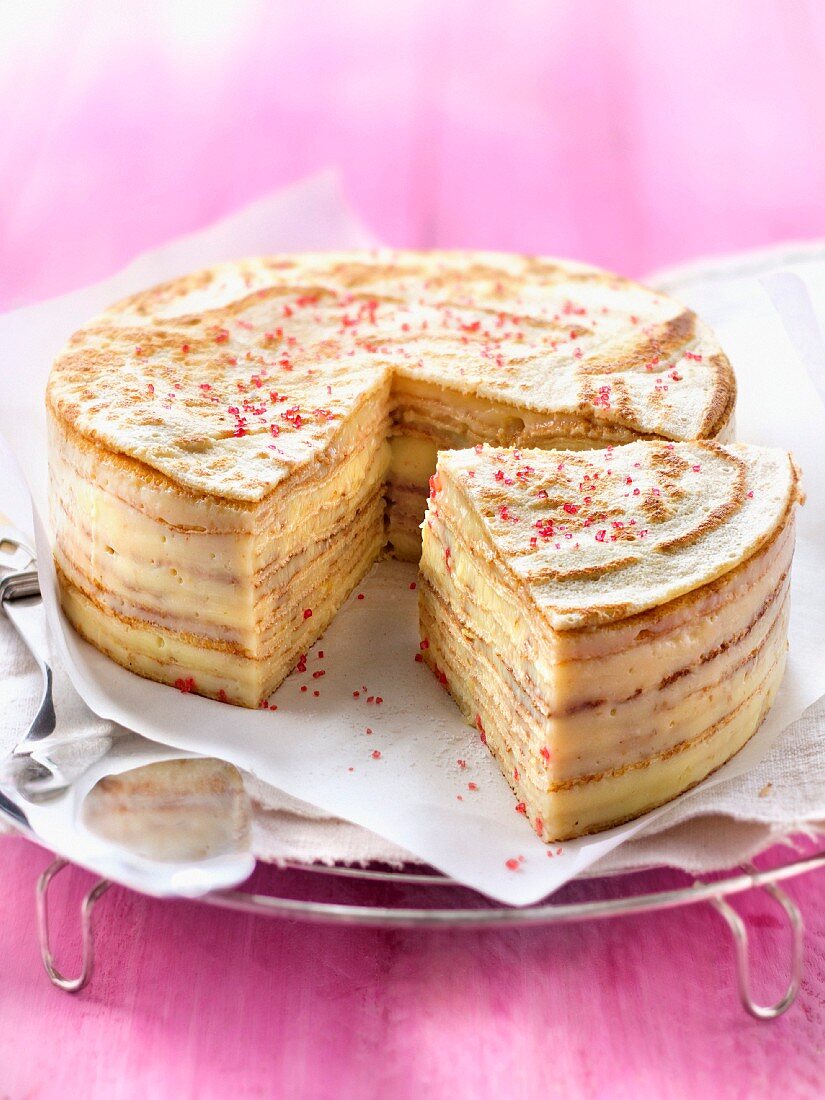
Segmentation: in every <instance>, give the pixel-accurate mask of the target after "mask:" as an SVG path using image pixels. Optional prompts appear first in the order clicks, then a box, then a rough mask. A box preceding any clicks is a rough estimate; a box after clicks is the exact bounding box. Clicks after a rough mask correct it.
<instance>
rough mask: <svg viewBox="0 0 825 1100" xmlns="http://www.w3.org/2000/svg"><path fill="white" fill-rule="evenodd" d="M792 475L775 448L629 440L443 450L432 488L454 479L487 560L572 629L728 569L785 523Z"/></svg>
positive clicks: (616, 616)
mask: <svg viewBox="0 0 825 1100" xmlns="http://www.w3.org/2000/svg"><path fill="white" fill-rule="evenodd" d="M797 480H798V477H797V471H796V468H795V466H794V464H793V461H792V459H791V457H790V455H789V454H787V452H785V451H779V450H774V449H770V448H765V447H751V446H746V445H744V444H727V445H723V444H719V443H712V442H693V443H657V442H647V441H644V442H641V441H640V442H638V443H629V444H627V445H626V446H623V447H608V448H607V449H606V450H603V451H542V450H534V449H530V450H521V451H519V450H515V451H514V450H499V449H496V448H492V447H486V446H485V447H477V448H471V449H469V450H466V451H443V452H442V453H441V454H440V456H439V461H438V473H437V475H436V479H435V482H434V485H435V486H436V488H437V489H439V490H440V489H444V488H445V486H446V487H447V488H450V487H452V486H455V487H456V488H457V490H458V493H459V501H460V502H461V505H460V506H461V507H463V508H466V510H467V511H466V514H467V515H468V516H469V517H471V518H473V517H474V518H476V519H478V520H479V521H480V523H481V527H482V529H483V532H484V533H485V535H486V537H487V540H488V543H489V545H490V548H491V549H492V551H493V556H494V558H495V559H496V560H497V561H498V562H499V566H500V567H501V568H504V569H505V570H507V571H508V572H509V575H510V576H511V577H512V578H513V579H514V580H515V582H516V584H517V586H518V587H520V588H521V589H522V591H526V592H527V593H528V594H529V596H530V598H531V599H532V601H533V602H534V604H535V606H536V607H537V608H538V610H539V612H540V613H541V614H542V615H544V617H545V618H546V620H547V621H548V623H549V624H550V626H551V627H552V628H553V629H554V630H575V629H579V628H582V627H589V626H593V625H597V624H599V623H606V622H613V621H617V620H621V619H625V618H627V617H629V616H631V615H635V614H638V613H639V612H642V611H647V610H649V609H650V608H654V607H658V606H660V605H662V604H664V603H666V602H667V601H669V600H672V599H675V598H676V597H678V596H682V595H684V594H686V593H689V592H692V591H694V590H695V589H697V588H699V587H700V586H701V585H704V584H707V583H708V582H710V581H713V580H715V579H716V578H717V577H720V576H722V575H724V574H725V573H727V572H729V571H730V570H731V569H734V568H736V566H737V565H739V564H740V563H741V562H743V561H745V560H747V559H748V558H749V557H750V556H751V555H752V554H754V553H755V552H756V551H757V550H758V549H759V548H760V547H761V546H762V545H764V544H765V543H766V542H767V541H768V540H769V539H770V538H771V536H772V535H773V534H774V532H776V530H777V529H778V528H779V527H780V526H782V525H783V524H784V523H785V522H787V519H788V515H789V510H790V508H791V506H792V505H793V504H794V503H795V501H796V500H797V497H798V488H797ZM439 495H440V494H439V492H438V491H437V492H436V494H435V504H434V506H435V508H436V509H438V500H439ZM451 500H452V497H451ZM430 507H431V508H432V507H433V504H432V503H431V505H430ZM451 514H452V513H451ZM458 522H461V520H460V519H459V521H458Z"/></svg>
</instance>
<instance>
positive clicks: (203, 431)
mask: <svg viewBox="0 0 825 1100" xmlns="http://www.w3.org/2000/svg"><path fill="white" fill-rule="evenodd" d="M391 376H396V377H399V378H403V377H409V378H413V379H416V378H417V379H420V380H421V381H423V382H426V383H430V384H434V385H442V386H444V387H446V389H447V391H448V392H451V393H452V394H453V397H454V399H455V396H456V395H457V394H458V393H466V394H469V395H474V396H476V397H481V398H484V399H486V400H495V401H497V402H499V403H503V404H504V405H508V406H510V407H511V408H512V409H513V413H514V415H517V414H518V412H519V410H520V409H530V410H533V411H534V412H538V413H548V414H553V413H557V414H559V415H564V416H567V417H573V418H577V419H578V420H579V421H581V422H582V423H584V424H586V425H589V426H590V429H591V431H592V429H593V428H594V427H595V429H596V438H595V440H594V441H595V442H598V428H599V426H600V425H601V426H603V429H604V431H605V433H606V435H607V434H608V432H609V430H611V429H612V430H615V429H616V428H623V429H626V430H627V431H629V432H631V433H632V434H633V435H634V436H637V437H653V438H666V439H689V438H714V437H716V436H717V435H719V434H720V433H723V432H725V431H726V430H728V429H729V425H730V423H731V419H732V414H733V405H734V400H735V382H734V379H733V374H732V371H731V368H730V365H729V363H728V361H727V359H726V358H725V356H724V354H723V353H722V352H721V351H720V349H719V348H718V346H717V345H716V343H715V341H714V339H713V336H712V334H711V333H710V332H709V331H708V330H707V329H706V328H705V327H704V326H703V325H702V324H701V322H699V321H698V319H697V318H696V316H695V315H694V314H693V313H692V312H690V311H689V310H686V309H685V308H684V307H682V306H680V305H677V304H676V303H674V302H672V301H670V300H668V299H667V298H665V297H664V296H663V295H660V294H657V293H656V292H654V291H651V290H647V289H645V288H643V287H641V286H639V285H638V284H635V283H633V282H631V281H630V280H627V279H621V278H618V277H616V276H613V275H610V274H607V273H605V272H600V271H597V270H595V269H592V268H587V267H584V266H582V265H576V264H568V263H562V262H560V261H555V260H545V259H541V258H535V257H520V256H512V255H506V254H494V253H449V252H434V253H416V252H375V253H341V254H334V253H333V254H306V255H285V256H275V257H269V258H264V259H259V260H249V261H241V262H239V263H235V264H226V265H221V266H219V267H216V268H212V269H209V270H206V271H202V272H196V273H193V274H191V275H188V276H185V277H184V278H182V279H177V280H173V281H171V282H168V283H164V284H162V285H161V286H159V287H155V288H153V289H150V290H147V291H144V292H142V293H140V294H137V295H134V296H132V297H130V298H127V299H125V300H124V301H122V302H120V303H118V304H117V305H116V306H114V307H112V308H111V309H109V310H108V311H107V312H106V313H104V314H103V315H102V316H101V317H99V318H97V319H96V320H95V321H93V322H91V323H90V324H89V325H87V326H85V327H84V328H83V329H81V330H80V331H79V332H78V333H76V334H75V336H73V337H72V339H71V340H70V342H69V344H68V346H67V348H66V349H65V351H64V352H63V354H62V355H61V356H60V357H59V358H58V360H57V361H56V363H55V366H54V369H53V372H52V375H51V378H50V381H49V388H48V402H49V408H50V411H51V413H52V415H53V416H54V418H55V419H56V420H57V421H58V422H59V423H60V424H61V425H63V426H65V427H66V428H70V429H72V430H73V431H75V432H77V433H78V434H79V435H80V436H82V437H83V438H84V439H85V440H87V441H88V442H89V443H90V444H92V445H95V446H97V447H100V448H101V450H102V451H107V452H109V453H111V454H117V455H119V456H122V457H123V458H124V459H130V458H131V459H133V460H135V461H137V462H139V463H140V464H141V469H145V470H146V471H149V470H152V471H154V472H155V473H156V474H158V475H160V476H163V477H166V478H168V479H169V480H170V481H171V482H173V483H174V484H175V485H176V486H179V487H180V488H181V489H183V490H184V491H190V492H194V493H200V494H208V495H212V496H215V497H218V498H222V499H226V500H234V501H237V502H239V503H254V502H256V501H258V500H261V499H262V498H263V497H265V496H266V495H267V494H268V493H270V492H271V491H272V490H273V489H274V488H275V487H277V486H279V485H281V484H282V483H283V481H284V479H285V478H286V477H288V476H289V475H290V474H291V473H292V472H293V471H295V470H296V469H298V468H302V467H305V466H306V465H307V464H308V463H311V462H312V460H313V458H314V456H316V455H318V454H322V453H323V452H324V451H325V450H326V449H327V448H328V447H329V446H330V444H331V442H332V440H333V439H334V436H335V432H336V429H337V427H338V426H339V425H340V423H341V421H342V419H343V418H345V417H346V416H347V415H348V413H349V411H351V409H352V408H353V407H354V406H355V405H357V404H358V402H359V401H361V400H363V399H364V395H365V394H366V393H367V392H370V391H372V390H374V388H375V387H376V386H379V385H381V384H382V381H384V380H386V381H388V380H389V378H390V377H391ZM273 394H274V395H275V396H274V397H273V396H272V395H273ZM294 410H297V412H296V411H294ZM137 473H139V471H138V470H137V469H136V474H137Z"/></svg>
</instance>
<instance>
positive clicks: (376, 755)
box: [372, 749, 381, 760]
mask: <svg viewBox="0 0 825 1100" xmlns="http://www.w3.org/2000/svg"><path fill="white" fill-rule="evenodd" d="M372 758H373V760H380V759H381V750H380V749H373V750H372Z"/></svg>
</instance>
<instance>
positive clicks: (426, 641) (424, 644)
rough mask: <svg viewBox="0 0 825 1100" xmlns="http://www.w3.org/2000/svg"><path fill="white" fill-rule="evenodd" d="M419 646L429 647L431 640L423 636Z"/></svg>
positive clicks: (420, 647) (422, 647)
mask: <svg viewBox="0 0 825 1100" xmlns="http://www.w3.org/2000/svg"><path fill="white" fill-rule="evenodd" d="M418 648H419V649H429V648H430V643H429V641H428V640H427V639H426V638H422V639H421V641H420V642H419V643H418Z"/></svg>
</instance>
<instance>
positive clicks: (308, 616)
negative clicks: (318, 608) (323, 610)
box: [304, 607, 312, 619]
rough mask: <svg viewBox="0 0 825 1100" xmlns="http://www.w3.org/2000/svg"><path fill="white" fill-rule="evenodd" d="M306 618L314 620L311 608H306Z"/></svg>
mask: <svg viewBox="0 0 825 1100" xmlns="http://www.w3.org/2000/svg"><path fill="white" fill-rule="evenodd" d="M304 618H305V619H311V618H312V608H311V607H305V608H304Z"/></svg>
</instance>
